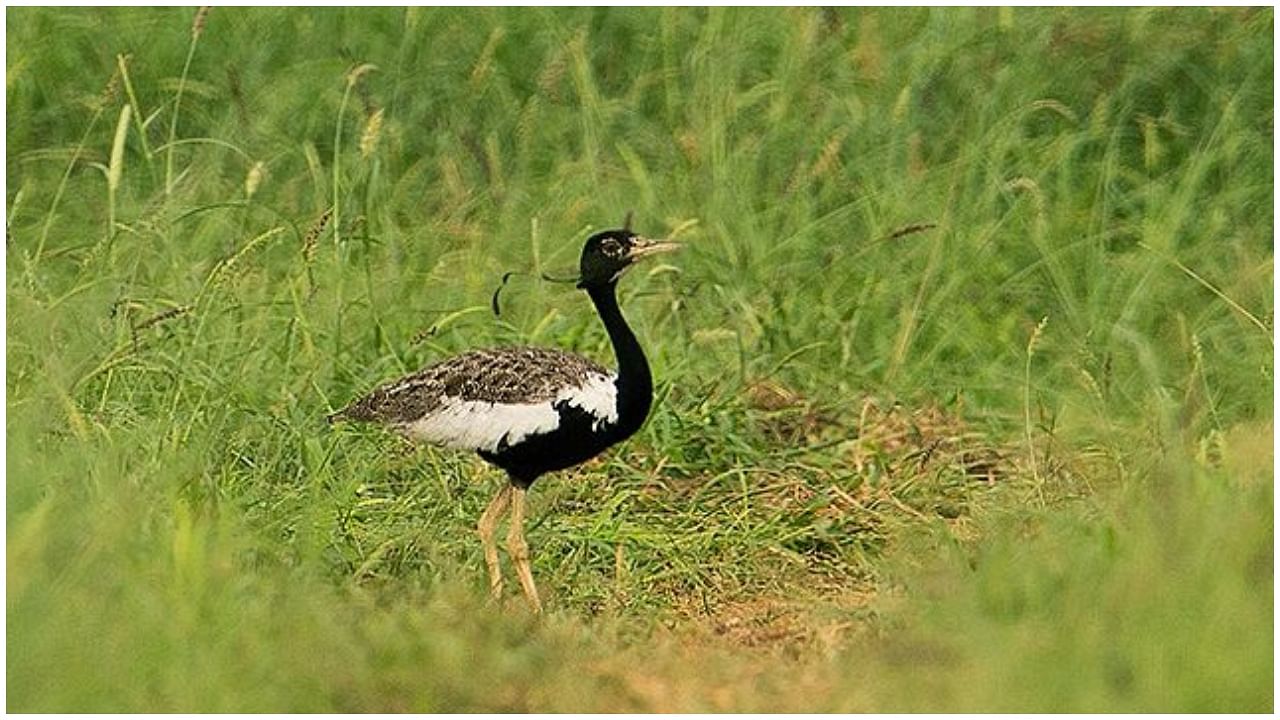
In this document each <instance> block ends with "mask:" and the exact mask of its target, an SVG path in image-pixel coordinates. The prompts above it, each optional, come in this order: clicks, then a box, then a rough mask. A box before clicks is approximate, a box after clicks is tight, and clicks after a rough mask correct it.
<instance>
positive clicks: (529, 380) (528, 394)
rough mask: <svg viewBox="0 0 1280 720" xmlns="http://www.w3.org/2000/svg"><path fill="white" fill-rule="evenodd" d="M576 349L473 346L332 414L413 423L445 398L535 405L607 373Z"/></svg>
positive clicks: (334, 415) (386, 421)
mask: <svg viewBox="0 0 1280 720" xmlns="http://www.w3.org/2000/svg"><path fill="white" fill-rule="evenodd" d="M608 374H609V371H608V370H606V369H605V368H603V367H601V366H600V365H598V364H596V363H594V362H592V361H590V360H588V359H586V358H584V357H581V356H579V355H574V354H572V353H567V352H562V351H560V350H550V349H546V348H535V347H500V348H489V349H485V350H473V351H471V352H468V353H464V354H462V355H457V356H455V357H451V358H449V359H447V360H443V361H441V362H439V363H436V364H435V365H430V366H428V367H426V368H423V369H422V370H419V371H418V372H416V373H413V374H412V375H406V376H405V377H403V378H400V379H399V380H394V381H392V382H389V383H386V384H384V385H382V386H380V387H378V388H376V389H374V390H373V392H370V393H369V394H368V395H365V396H364V397H362V398H360V399H359V400H356V401H355V402H353V403H351V405H349V406H347V407H346V408H344V409H343V410H340V411H338V412H337V413H334V414H333V415H331V416H330V420H331V421H332V420H339V419H340V420H358V421H363V422H378V423H385V424H388V425H401V424H408V423H413V422H416V421H418V420H421V419H423V418H425V417H427V416H429V415H430V414H431V413H432V412H433V411H434V410H436V409H437V408H439V407H440V406H441V404H442V403H444V402H445V401H446V400H462V401H468V400H470V401H479V402H490V403H510V404H517V403H537V402H544V401H547V400H550V399H552V398H554V397H555V396H556V395H557V394H558V393H560V392H561V391H562V390H564V389H566V388H573V387H581V386H582V385H584V384H586V383H587V382H588V381H589V380H591V379H592V378H597V377H600V376H602V375H608Z"/></svg>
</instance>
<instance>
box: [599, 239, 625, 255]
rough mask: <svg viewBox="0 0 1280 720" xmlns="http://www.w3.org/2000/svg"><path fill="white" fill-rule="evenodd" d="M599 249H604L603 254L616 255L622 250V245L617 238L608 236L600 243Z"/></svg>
mask: <svg viewBox="0 0 1280 720" xmlns="http://www.w3.org/2000/svg"><path fill="white" fill-rule="evenodd" d="M600 249H601V250H602V251H604V254H605V255H617V254H618V252H619V251H621V250H622V245H621V244H620V243H618V241H617V240H614V239H613V238H609V239H607V240H605V241H604V242H602V243H600Z"/></svg>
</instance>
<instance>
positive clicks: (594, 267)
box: [329, 216, 681, 614]
mask: <svg viewBox="0 0 1280 720" xmlns="http://www.w3.org/2000/svg"><path fill="white" fill-rule="evenodd" d="M630 225H631V223H630V217H629V216H628V220H627V222H626V224H625V227H623V228H621V229H614V230H605V231H602V232H598V233H595V234H593V235H591V236H590V237H588V238H587V241H586V243H585V244H584V245H583V248H582V254H581V256H580V259H579V275H578V281H577V287H578V289H580V290H584V291H585V292H586V294H587V296H588V297H589V298H590V299H591V302H592V304H593V305H594V306H595V310H596V313H597V314H598V315H599V317H600V319H601V321H602V322H603V324H604V329H605V331H606V332H607V333H608V336H609V341H610V343H611V345H612V346H613V353H614V356H615V358H616V360H617V370H616V371H610V370H607V369H605V368H604V367H603V366H601V365H599V364H597V363H596V362H594V361H592V360H590V359H588V358H585V357H582V356H581V355H576V354H573V353H570V352H565V351H563V350H558V349H552V348H543V347H529V346H502V347H494V348H487V349H480V350H473V351H470V352H466V353H463V354H461V355H456V356H454V357H451V358H448V359H445V360H442V361H440V362H438V363H435V364H432V365H429V366H427V367H425V368H423V369H421V370H419V371H417V372H415V373H412V374H410V375H407V376H404V377H402V378H399V379H397V380H392V381H390V382H387V383H385V384H382V385H380V386H378V387H377V388H375V389H374V390H372V391H371V392H369V393H368V394H367V395H364V396H363V397H360V398H358V399H357V400H355V401H353V402H352V403H350V404H349V405H348V406H346V407H345V408H343V409H342V410H339V411H338V412H336V413H333V414H332V415H330V416H329V420H330V422H336V421H353V422H361V423H373V424H377V425H381V426H384V427H387V428H390V429H391V430H393V431H395V432H398V433H400V434H402V435H403V436H405V437H407V438H408V439H409V440H411V441H418V442H426V443H430V444H435V445H439V446H443V447H447V448H453V449H459V450H470V451H474V452H475V453H477V454H478V455H479V456H480V457H481V458H483V459H484V460H485V461H487V462H488V463H490V464H492V465H494V466H496V467H498V468H499V469H501V470H502V471H504V472H505V473H506V480H507V482H505V483H503V485H502V486H501V488H500V489H499V490H498V492H497V494H496V495H494V497H493V499H492V500H491V501H490V502H489V504H488V506H487V507H486V508H485V510H484V512H483V513H481V515H480V519H479V522H478V523H477V524H476V531H477V533H478V534H479V536H480V542H481V544H482V546H483V550H484V560H485V565H486V567H487V569H488V573H489V592H490V595H491V597H492V598H493V599H494V600H498V599H500V598H501V596H502V592H503V578H502V573H501V569H500V567H499V564H498V545H497V541H496V540H495V538H494V535H495V533H496V531H497V525H498V523H499V522H500V520H501V519H502V516H503V515H504V514H505V513H508V512H509V513H510V524H509V528H508V532H507V542H506V545H507V554H508V555H509V557H510V558H511V562H512V565H514V567H515V570H516V575H517V577H518V578H519V581H520V586H521V588H522V590H523V592H524V595H525V598H526V599H527V601H528V603H529V605H530V607H531V609H532V611H533V613H535V614H537V613H540V612H542V602H541V600H540V598H539V596H538V588H537V585H536V584H535V583H534V580H533V571H532V569H531V567H530V555H529V546H528V543H527V542H526V541H525V537H524V520H525V498H526V494H527V493H528V491H529V488H530V487H531V486H532V485H533V483H534V482H535V481H536V480H537V479H538V478H539V477H541V476H543V475H545V474H547V473H551V472H555V471H558V470H564V469H567V468H570V467H573V466H575V465H578V464H581V463H583V462H585V461H587V460H589V459H591V458H593V457H595V456H597V455H599V454H601V453H603V452H604V451H605V450H607V449H608V448H610V447H612V446H614V445H617V444H618V443H620V442H622V441H624V440H626V439H627V438H629V437H631V436H632V435H634V434H635V433H636V431H638V430H639V429H640V428H641V426H643V425H644V422H645V419H646V418H647V417H648V415H649V410H650V408H651V405H652V403H653V376H652V374H651V373H650V370H649V363H648V360H647V359H646V358H645V354H644V350H643V349H642V348H641V346H640V342H639V340H638V339H637V338H636V335H635V333H634V332H632V330H631V328H630V326H628V325H627V321H626V319H625V318H624V317H623V315H622V311H621V309H620V308H619V306H618V297H617V287H618V281H619V279H620V278H621V277H622V275H623V273H624V272H626V270H627V269H628V268H630V267H632V266H633V265H634V264H635V263H636V262H638V261H640V260H642V259H645V258H648V257H652V256H654V255H658V254H660V253H667V252H671V251H674V250H677V249H679V248H680V247H681V245H680V244H679V243H676V242H672V241H670V240H654V239H649V238H645V237H641V236H640V235H637V234H636V233H634V232H632V231H631V229H630Z"/></svg>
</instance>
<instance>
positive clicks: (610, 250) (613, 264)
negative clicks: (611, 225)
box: [578, 229, 680, 288]
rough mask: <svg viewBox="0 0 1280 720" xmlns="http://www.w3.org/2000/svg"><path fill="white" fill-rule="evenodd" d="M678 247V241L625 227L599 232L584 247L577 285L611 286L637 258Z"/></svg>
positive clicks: (588, 239) (677, 248)
mask: <svg viewBox="0 0 1280 720" xmlns="http://www.w3.org/2000/svg"><path fill="white" fill-rule="evenodd" d="M679 249H680V244H679V243H674V242H667V241H665V240H649V239H647V238H642V237H640V236H639V235H636V234H635V233H633V232H631V231H630V230H625V229H624V230H606V231H604V232H599V233H596V234H595V235H592V236H591V237H589V238H587V244H586V245H584V246H583V248H582V260H581V262H580V267H579V270H580V273H581V276H580V278H579V280H578V287H580V288H590V287H601V286H605V285H610V284H612V283H615V282H617V281H618V277H619V276H621V275H622V273H623V272H624V271H625V270H626V269H627V268H629V267H631V266H632V265H633V264H634V263H635V262H636V261H637V260H640V259H642V258H646V257H649V256H650V255H657V254H658V253H665V252H671V251H673V250H679Z"/></svg>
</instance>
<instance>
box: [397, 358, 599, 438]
mask: <svg viewBox="0 0 1280 720" xmlns="http://www.w3.org/2000/svg"><path fill="white" fill-rule="evenodd" d="M560 402H567V403H568V404H569V405H573V406H576V407H578V408H580V409H582V410H584V411H586V412H587V413H589V414H590V415H591V416H592V417H594V418H595V422H594V423H593V424H592V429H594V430H599V429H600V428H601V426H603V425H607V424H609V423H614V422H617V420H618V387H617V385H615V384H614V376H612V375H595V376H592V377H591V378H589V379H588V380H587V382H586V384H584V385H581V386H579V387H569V388H565V389H564V390H561V391H560V393H559V394H557V395H556V396H555V397H554V398H552V399H551V400H544V401H543V402H537V403H497V402H486V401H484V400H458V399H456V398H446V399H445V401H444V402H443V403H441V405H440V406H439V407H437V408H436V409H435V410H433V411H432V412H431V413H430V414H429V415H427V416H426V417H424V418H422V419H421V420H418V421H416V422H413V423H408V424H405V425H404V426H402V429H403V431H404V433H405V434H406V435H408V436H409V437H412V438H415V439H419V440H425V441H427V442H432V443H436V444H439V445H444V446H446V447H452V448H459V449H466V450H489V451H494V450H497V449H498V447H499V446H500V445H502V443H503V441H504V440H505V441H506V444H507V445H516V444H518V443H519V442H520V441H521V440H523V439H525V438H526V437H529V436H530V435H541V434H543V433H548V432H551V431H553V430H555V429H556V428H557V427H558V426H559V425H560V415H559V413H557V412H556V410H555V405H556V403H560Z"/></svg>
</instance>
